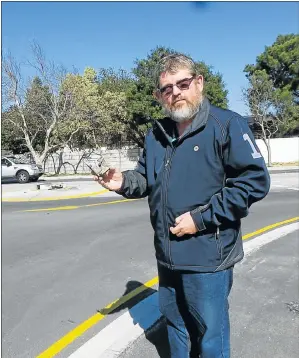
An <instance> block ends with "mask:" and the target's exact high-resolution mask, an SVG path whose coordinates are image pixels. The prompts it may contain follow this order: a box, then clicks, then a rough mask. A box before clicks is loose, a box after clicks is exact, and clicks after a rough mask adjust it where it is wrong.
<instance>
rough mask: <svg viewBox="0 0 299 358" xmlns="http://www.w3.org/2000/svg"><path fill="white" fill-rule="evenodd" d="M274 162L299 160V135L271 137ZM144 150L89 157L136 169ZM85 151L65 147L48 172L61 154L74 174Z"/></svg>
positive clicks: (47, 165) (262, 147)
mask: <svg viewBox="0 0 299 358" xmlns="http://www.w3.org/2000/svg"><path fill="white" fill-rule="evenodd" d="M256 142H257V145H258V147H259V149H260V151H261V153H262V155H263V156H264V158H265V160H266V162H267V151H266V146H265V143H264V142H263V141H262V140H261V139H257V141H256ZM271 148H272V163H275V162H279V163H288V162H296V161H297V162H298V161H299V137H295V138H275V139H271ZM141 152H142V150H141V149H139V148H134V147H123V148H122V149H113V150H108V149H106V148H102V149H101V151H100V152H97V151H95V152H93V153H91V155H90V157H89V159H91V160H96V159H98V158H100V157H101V155H102V156H103V157H104V158H105V159H106V160H107V161H108V162H109V163H110V164H111V166H115V167H117V168H120V169H121V170H128V169H134V168H135V166H136V163H137V160H138V157H139V155H140V154H141ZM82 153H83V152H79V151H77V152H71V151H70V150H69V149H68V148H65V149H64V151H63V152H62V153H60V154H59V153H55V154H53V155H52V156H51V157H50V158H48V160H47V161H46V163H45V172H46V173H55V168H56V170H57V167H58V166H59V155H60V159H61V161H62V163H64V164H63V166H62V167H61V170H60V173H61V174H73V173H74V172H75V170H74V168H75V167H76V166H77V164H78V162H79V160H80V158H81V156H82ZM77 173H78V174H80V173H89V169H88V167H87V166H86V165H85V163H84V160H82V161H81V163H80V164H79V166H78V169H77Z"/></svg>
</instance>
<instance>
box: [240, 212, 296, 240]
mask: <svg viewBox="0 0 299 358" xmlns="http://www.w3.org/2000/svg"><path fill="white" fill-rule="evenodd" d="M297 220H299V216H296V217H294V218H292V219H288V220H284V221H280V222H278V223H275V224H272V225H268V226H265V227H263V228H261V229H259V230H256V231H254V232H252V233H250V234H246V235H244V236H243V237H242V239H243V240H247V239H249V238H251V237H253V236H256V235H258V234H261V233H263V232H265V231H269V230H271V229H274V228H275V227H278V226H282V225H284V224H288V223H291V222H293V221H297Z"/></svg>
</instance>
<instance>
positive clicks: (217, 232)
mask: <svg viewBox="0 0 299 358" xmlns="http://www.w3.org/2000/svg"><path fill="white" fill-rule="evenodd" d="M219 235H220V229H219V226H217V230H216V233H215V239H216V245H217V248H218V252H219V255H220V258H221V260H222V252H221V245H220V242H219Z"/></svg>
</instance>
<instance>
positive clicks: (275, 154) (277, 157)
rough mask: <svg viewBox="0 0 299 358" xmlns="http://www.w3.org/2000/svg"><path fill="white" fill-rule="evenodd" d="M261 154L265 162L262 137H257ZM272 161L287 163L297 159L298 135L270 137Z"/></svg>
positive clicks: (265, 151)
mask: <svg viewBox="0 0 299 358" xmlns="http://www.w3.org/2000/svg"><path fill="white" fill-rule="evenodd" d="M256 144H257V145H258V147H259V149H260V151H261V154H262V156H263V157H264V158H265V161H266V162H267V160H268V159H267V158H268V156H267V149H266V145H265V143H264V141H263V140H262V139H257V140H256ZM270 146H271V160H272V163H288V162H298V161H299V137H294V138H274V139H270Z"/></svg>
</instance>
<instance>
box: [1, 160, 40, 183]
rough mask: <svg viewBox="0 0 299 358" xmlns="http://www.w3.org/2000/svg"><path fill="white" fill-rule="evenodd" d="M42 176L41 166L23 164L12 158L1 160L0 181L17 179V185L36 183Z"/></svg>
mask: <svg viewBox="0 0 299 358" xmlns="http://www.w3.org/2000/svg"><path fill="white" fill-rule="evenodd" d="M43 174H44V171H43V168H42V166H41V165H37V164H30V163H25V162H24V161H22V160H21V159H18V158H16V157H14V156H9V157H2V158H1V179H17V180H18V181H19V183H28V182H29V181H37V180H38V178H39V177H40V176H41V175H43Z"/></svg>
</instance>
